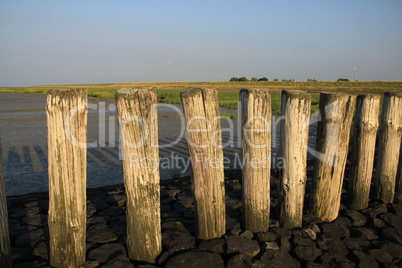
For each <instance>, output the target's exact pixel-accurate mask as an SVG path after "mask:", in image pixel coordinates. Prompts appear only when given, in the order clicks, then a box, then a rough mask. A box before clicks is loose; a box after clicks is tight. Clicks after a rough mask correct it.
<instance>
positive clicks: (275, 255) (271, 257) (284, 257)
mask: <svg viewBox="0 0 402 268" xmlns="http://www.w3.org/2000/svg"><path fill="white" fill-rule="evenodd" d="M260 260H261V262H262V263H263V264H264V266H265V267H266V268H271V267H272V268H282V267H286V268H299V267H301V266H300V263H299V262H298V261H297V260H296V259H295V258H293V257H292V256H290V255H289V253H288V252H287V251H283V250H280V251H274V250H266V251H265V252H264V254H262V256H261V259H260Z"/></svg>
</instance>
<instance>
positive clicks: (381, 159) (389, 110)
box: [374, 93, 402, 203]
mask: <svg viewBox="0 0 402 268" xmlns="http://www.w3.org/2000/svg"><path fill="white" fill-rule="evenodd" d="M378 135H379V139H378V142H379V144H378V158H377V163H376V172H375V175H374V176H375V177H374V187H375V189H374V193H375V195H376V198H378V199H381V200H382V201H384V202H385V203H392V202H393V201H394V194H395V186H396V185H395V184H396V174H397V170H398V161H399V150H400V146H401V137H402V94H398V93H385V94H384V98H383V101H382V111H381V121H380V131H379V134H378Z"/></svg>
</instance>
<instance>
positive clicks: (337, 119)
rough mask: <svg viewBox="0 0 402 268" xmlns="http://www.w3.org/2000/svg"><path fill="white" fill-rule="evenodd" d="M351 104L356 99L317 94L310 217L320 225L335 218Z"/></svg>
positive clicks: (342, 174) (339, 199)
mask: <svg viewBox="0 0 402 268" xmlns="http://www.w3.org/2000/svg"><path fill="white" fill-rule="evenodd" d="M355 103H356V96H351V95H346V94H327V93H321V94H320V115H321V121H319V122H318V133H317V145H316V155H315V157H316V163H315V167H314V174H313V187H312V188H313V191H312V213H313V214H315V215H316V216H318V217H320V218H322V220H323V221H327V222H330V221H333V220H335V219H336V217H337V216H338V214H339V207H340V205H341V192H342V182H343V180H344V174H345V166H346V158H347V154H348V146H349V137H350V126H351V124H352V120H353V111H354V107H355Z"/></svg>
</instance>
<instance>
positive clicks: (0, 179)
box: [0, 142, 12, 268]
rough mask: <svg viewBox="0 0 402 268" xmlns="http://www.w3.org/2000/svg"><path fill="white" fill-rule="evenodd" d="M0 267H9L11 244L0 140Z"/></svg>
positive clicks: (10, 265)
mask: <svg viewBox="0 0 402 268" xmlns="http://www.w3.org/2000/svg"><path fill="white" fill-rule="evenodd" d="M0 267H4V268H11V267H12V264H11V245H10V235H9V232H8V212H7V198H6V185H5V181H4V174H3V160H2V154H1V142H0Z"/></svg>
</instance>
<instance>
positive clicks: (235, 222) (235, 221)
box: [226, 210, 241, 229]
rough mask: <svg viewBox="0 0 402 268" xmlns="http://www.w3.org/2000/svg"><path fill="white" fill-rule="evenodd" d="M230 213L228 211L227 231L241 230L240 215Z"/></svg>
mask: <svg viewBox="0 0 402 268" xmlns="http://www.w3.org/2000/svg"><path fill="white" fill-rule="evenodd" d="M229 212H230V211H228V210H226V229H233V228H239V227H240V221H241V217H240V215H233V213H229ZM229 214H231V215H229Z"/></svg>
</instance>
